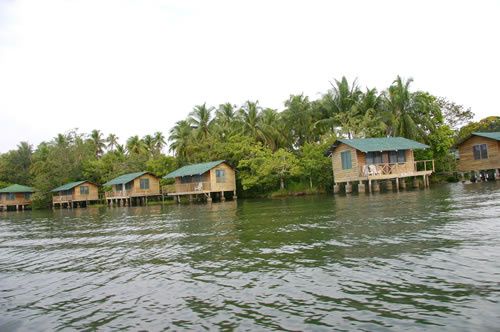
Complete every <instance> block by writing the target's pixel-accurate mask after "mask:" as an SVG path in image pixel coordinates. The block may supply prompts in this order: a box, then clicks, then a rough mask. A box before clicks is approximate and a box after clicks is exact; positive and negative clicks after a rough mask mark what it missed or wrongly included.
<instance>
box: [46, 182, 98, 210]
mask: <svg viewBox="0 0 500 332" xmlns="http://www.w3.org/2000/svg"><path fill="white" fill-rule="evenodd" d="M51 192H52V193H53V195H52V207H56V206H59V207H67V208H74V207H84V206H85V207H87V206H88V205H89V204H90V203H92V202H96V201H98V200H99V188H98V186H97V184H95V183H93V182H90V181H77V182H70V183H66V184H64V185H62V186H59V187H57V188H55V189H52V190H51Z"/></svg>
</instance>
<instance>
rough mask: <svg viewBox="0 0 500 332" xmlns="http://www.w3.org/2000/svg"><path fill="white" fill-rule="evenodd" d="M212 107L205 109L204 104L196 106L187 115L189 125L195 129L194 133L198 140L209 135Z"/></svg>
mask: <svg viewBox="0 0 500 332" xmlns="http://www.w3.org/2000/svg"><path fill="white" fill-rule="evenodd" d="M213 109H214V108H213V107H207V106H206V103H204V104H203V105H197V106H195V107H194V109H193V110H192V111H191V113H189V118H188V121H189V124H190V125H191V126H192V127H194V128H196V133H197V135H198V137H199V138H206V137H207V136H208V135H209V134H210V126H211V124H212V111H213Z"/></svg>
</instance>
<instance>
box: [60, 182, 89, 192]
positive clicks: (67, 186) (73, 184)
mask: <svg viewBox="0 0 500 332" xmlns="http://www.w3.org/2000/svg"><path fill="white" fill-rule="evenodd" d="M85 182H90V181H87V180H83V181H75V182H68V183H66V184H63V185H61V186H59V187H57V188H54V189H52V190H51V192H57V191H65V190H70V189H73V188H74V187H76V186H79V185H81V184H82V183H85Z"/></svg>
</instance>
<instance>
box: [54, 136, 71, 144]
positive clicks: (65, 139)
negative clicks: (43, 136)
mask: <svg viewBox="0 0 500 332" xmlns="http://www.w3.org/2000/svg"><path fill="white" fill-rule="evenodd" d="M54 143H55V144H56V145H57V146H60V147H63V146H67V145H68V143H69V140H68V136H67V135H64V134H57V136H56V137H55V138H54Z"/></svg>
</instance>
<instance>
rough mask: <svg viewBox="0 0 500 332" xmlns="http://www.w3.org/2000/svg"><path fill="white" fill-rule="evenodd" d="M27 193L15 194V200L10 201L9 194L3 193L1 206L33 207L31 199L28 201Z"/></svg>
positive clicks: (0, 199)
mask: <svg viewBox="0 0 500 332" xmlns="http://www.w3.org/2000/svg"><path fill="white" fill-rule="evenodd" d="M24 194H25V193H14V199H13V200H8V199H7V193H1V194H0V196H1V198H0V206H14V205H31V199H26V198H25V196H24Z"/></svg>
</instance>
